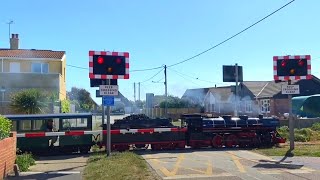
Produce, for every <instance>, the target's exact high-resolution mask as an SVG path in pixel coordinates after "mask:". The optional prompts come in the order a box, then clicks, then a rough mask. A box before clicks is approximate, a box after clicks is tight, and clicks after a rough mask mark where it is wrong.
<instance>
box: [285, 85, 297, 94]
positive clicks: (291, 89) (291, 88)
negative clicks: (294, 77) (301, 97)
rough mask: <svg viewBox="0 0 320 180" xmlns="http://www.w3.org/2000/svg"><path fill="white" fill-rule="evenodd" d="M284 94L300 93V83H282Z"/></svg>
mask: <svg viewBox="0 0 320 180" xmlns="http://www.w3.org/2000/svg"><path fill="white" fill-rule="evenodd" d="M282 94H300V88H299V85H282Z"/></svg>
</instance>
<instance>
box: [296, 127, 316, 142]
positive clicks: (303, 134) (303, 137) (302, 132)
mask: <svg viewBox="0 0 320 180" xmlns="http://www.w3.org/2000/svg"><path fill="white" fill-rule="evenodd" d="M312 132H313V131H312V130H311V129H310V128H302V129H295V130H294V133H295V140H296V141H302V142H307V141H310V139H311V136H312V134H313V133H312Z"/></svg>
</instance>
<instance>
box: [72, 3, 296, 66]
mask: <svg viewBox="0 0 320 180" xmlns="http://www.w3.org/2000/svg"><path fill="white" fill-rule="evenodd" d="M294 1H295V0H292V1H290V2H288V3H286V4H285V5H283V6H281V7H280V8H278V9H277V10H275V11H273V12H271V13H270V14H268V15H267V16H265V17H263V18H262V19H260V20H258V21H257V22H255V23H253V24H252V25H250V26H248V27H246V28H245V29H243V30H241V31H240V32H238V33H236V34H234V35H233V36H231V37H229V38H227V39H225V40H224V41H222V42H220V43H218V44H216V45H214V46H212V47H210V48H209V49H206V50H204V51H202V52H200V53H198V54H196V55H194V56H192V57H190V58H187V59H185V60H182V61H180V62H177V63H175V64H172V65H169V66H167V67H172V66H176V65H179V64H182V63H184V62H187V61H190V60H192V59H194V58H196V57H198V56H201V55H202V54H205V53H207V52H209V51H211V50H213V49H215V48H217V47H219V46H220V45H222V44H224V43H226V42H228V41H230V40H231V39H233V38H235V37H237V36H238V35H240V34H242V33H244V32H245V31H247V30H249V29H250V28H252V27H254V26H255V25H257V24H259V23H260V22H262V21H264V20H265V19H267V18H269V17H270V16H272V15H273V14H275V13H277V12H278V11H280V10H281V9H283V8H285V7H286V6H288V5H289V4H291V3H293V2H294ZM67 66H70V67H74V68H78V69H89V68H83V67H78V66H74V65H67ZM160 68H163V66H158V67H153V68H146V69H137V70H131V71H130V72H141V71H151V70H156V69H160Z"/></svg>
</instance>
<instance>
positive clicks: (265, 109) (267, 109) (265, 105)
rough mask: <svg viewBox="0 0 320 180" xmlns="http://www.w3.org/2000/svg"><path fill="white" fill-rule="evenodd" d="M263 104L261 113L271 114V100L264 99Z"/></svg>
mask: <svg viewBox="0 0 320 180" xmlns="http://www.w3.org/2000/svg"><path fill="white" fill-rule="evenodd" d="M260 102H261V112H262V113H269V112H270V99H263V100H261V101H260Z"/></svg>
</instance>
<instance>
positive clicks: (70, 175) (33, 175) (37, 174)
mask: <svg viewBox="0 0 320 180" xmlns="http://www.w3.org/2000/svg"><path fill="white" fill-rule="evenodd" d="M88 157H89V155H87V156H82V155H67V156H49V157H39V158H38V160H37V161H36V165H35V166H32V167H30V171H29V172H22V173H21V176H20V177H9V178H8V179H50V180H57V179H59V180H60V179H62V180H73V179H77V180H79V179H81V177H82V172H83V170H84V168H85V166H86V162H87V159H88Z"/></svg>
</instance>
